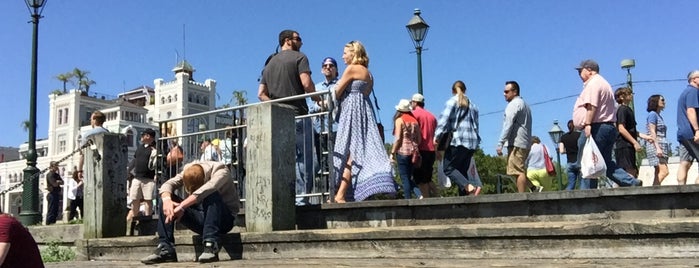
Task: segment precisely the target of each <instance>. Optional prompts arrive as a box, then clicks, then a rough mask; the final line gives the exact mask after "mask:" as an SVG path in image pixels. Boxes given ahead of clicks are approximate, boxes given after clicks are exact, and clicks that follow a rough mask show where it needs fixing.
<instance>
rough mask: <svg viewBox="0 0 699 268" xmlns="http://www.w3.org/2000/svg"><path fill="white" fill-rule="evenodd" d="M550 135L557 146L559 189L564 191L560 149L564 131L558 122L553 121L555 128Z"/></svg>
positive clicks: (550, 131)
mask: <svg viewBox="0 0 699 268" xmlns="http://www.w3.org/2000/svg"><path fill="white" fill-rule="evenodd" d="M549 135H550V136H551V140H552V141H553V144H554V145H556V146H555V147H556V162H557V165H558V172H556V175H558V189H559V190H563V178H562V177H561V150H559V148H558V143H560V142H561V136H563V130H562V129H561V127H560V126H558V120H553V127H552V128H551V130H549Z"/></svg>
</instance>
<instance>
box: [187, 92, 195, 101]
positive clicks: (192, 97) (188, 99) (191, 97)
mask: <svg viewBox="0 0 699 268" xmlns="http://www.w3.org/2000/svg"><path fill="white" fill-rule="evenodd" d="M187 101H189V102H192V101H194V96H193V95H192V93H189V97H188V98H187Z"/></svg>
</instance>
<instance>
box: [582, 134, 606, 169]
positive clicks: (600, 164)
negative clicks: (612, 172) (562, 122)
mask: <svg viewBox="0 0 699 268" xmlns="http://www.w3.org/2000/svg"><path fill="white" fill-rule="evenodd" d="M580 172H581V173H582V177H583V178H585V179H597V178H599V177H602V176H605V174H606V173H607V165H606V164H605V163H604V158H602V153H600V151H599V148H597V143H595V140H593V139H592V137H588V138H587V140H586V141H585V147H584V148H583V153H582V159H580Z"/></svg>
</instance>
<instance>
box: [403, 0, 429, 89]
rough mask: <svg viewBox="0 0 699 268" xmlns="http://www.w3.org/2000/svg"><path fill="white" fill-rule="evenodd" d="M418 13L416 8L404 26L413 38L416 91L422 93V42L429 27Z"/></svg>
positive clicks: (418, 10)
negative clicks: (415, 59)
mask: <svg viewBox="0 0 699 268" xmlns="http://www.w3.org/2000/svg"><path fill="white" fill-rule="evenodd" d="M420 13H421V12H420V9H419V8H416V9H415V12H414V13H413V14H414V15H413V17H412V18H410V20H409V21H408V24H407V25H405V28H407V29H408V33H409V34H410V39H412V40H413V45H415V53H416V54H417V93H420V94H422V44H423V43H424V42H425V37H426V36H427V30H429V29H430V26H429V25H427V23H426V22H425V20H423V19H422V17H420Z"/></svg>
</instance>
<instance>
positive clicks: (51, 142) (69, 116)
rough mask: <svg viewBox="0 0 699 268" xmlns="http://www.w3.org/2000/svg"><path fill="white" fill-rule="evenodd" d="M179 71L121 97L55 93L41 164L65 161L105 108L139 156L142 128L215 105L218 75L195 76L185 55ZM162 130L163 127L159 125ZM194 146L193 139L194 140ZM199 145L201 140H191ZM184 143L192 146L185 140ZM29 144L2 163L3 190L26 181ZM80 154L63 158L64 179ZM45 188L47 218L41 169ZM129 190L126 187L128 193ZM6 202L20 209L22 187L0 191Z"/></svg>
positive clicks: (40, 146)
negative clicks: (96, 113) (199, 79)
mask: <svg viewBox="0 0 699 268" xmlns="http://www.w3.org/2000/svg"><path fill="white" fill-rule="evenodd" d="M172 71H173V72H174V73H175V77H174V79H173V80H171V81H165V80H164V79H160V78H159V79H155V80H154V88H150V87H147V86H142V87H138V88H136V89H133V90H131V91H128V92H125V93H122V94H119V96H118V97H117V98H116V99H107V98H106V97H96V96H92V97H91V96H87V94H85V93H84V92H81V91H79V90H71V91H70V92H68V93H64V94H61V95H58V94H51V95H49V105H50V108H49V115H48V116H49V127H48V129H49V131H48V139H45V140H37V142H36V149H37V154H38V158H37V165H36V166H37V168H38V169H39V170H44V169H45V168H46V167H48V165H49V162H51V161H59V160H60V159H62V158H64V157H66V156H69V155H71V153H72V152H73V151H74V150H75V149H77V148H78V143H77V140H78V138H79V136H80V133H81V132H82V131H85V130H87V129H89V128H90V116H91V114H92V112H94V111H98V110H99V111H101V112H103V113H104V114H105V115H106V117H107V120H106V121H105V123H104V125H103V126H104V127H105V128H107V129H108V130H109V131H110V132H113V133H122V134H124V135H126V137H127V142H128V146H129V157H132V156H133V153H134V152H135V150H136V146H137V145H138V144H139V143H140V133H141V132H142V131H143V130H145V129H146V128H152V129H156V130H157V129H158V126H157V125H156V123H155V122H156V121H157V120H159V119H167V118H171V117H179V116H183V115H188V114H194V113H200V112H204V111H210V110H214V109H215V96H216V81H215V80H212V79H207V80H206V81H205V82H204V83H199V82H196V81H195V80H194V79H193V73H194V71H195V70H194V68H192V66H191V65H190V64H189V63H188V62H187V61H184V60H183V61H181V62H180V63H179V64H177V66H175V68H174V69H173V70H172ZM214 124H215V116H214V115H211V116H207V117H205V118H197V119H192V120H188V123H187V125H186V126H176V125H170V126H169V128H170V129H174V130H173V131H171V134H175V133H180V134H186V133H191V132H196V131H198V130H199V128H200V125H202V126H201V127H205V128H209V129H211V128H214V127H215V125H214ZM156 132H157V131H156ZM188 146H190V145H188ZM191 146H196V145H191ZM183 148H186V147H185V146H184V145H183ZM27 150H28V144H27V143H25V144H22V145H20V149H19V154H20V159H19V160H16V161H10V162H2V163H0V192H1V191H5V190H6V189H9V188H10V187H12V186H15V185H16V184H18V183H20V182H21V181H22V177H23V170H24V169H25V168H26V167H27V164H26V160H25V157H26V152H27ZM78 160H79V155H78V154H74V155H71V156H70V157H68V158H67V159H66V160H65V161H63V162H61V163H60V174H61V176H62V177H63V179H64V180H68V179H70V178H71V176H72V173H73V169H74V167H75V166H77V164H78ZM39 188H40V189H41V190H42V195H41V197H40V198H39V200H40V202H41V203H42V205H41V209H42V216H43V217H42V219H45V218H46V217H45V216H46V210H47V205H48V204H47V202H45V200H46V198H45V196H46V193H47V192H46V191H45V188H46V177H45V174H41V175H40V178H39ZM124 194H126V193H124ZM66 196H67V195H66V194H65V193H64V195H63V206H62V208H63V210H62V211H64V210H65V207H66V206H67V205H68V203H69V202H68V201H67V197H66ZM0 207H2V211H3V212H5V213H11V214H14V215H19V213H20V211H21V207H22V187H21V186H20V187H18V188H17V189H14V190H11V191H9V192H7V193H6V194H5V195H2V196H0Z"/></svg>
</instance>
